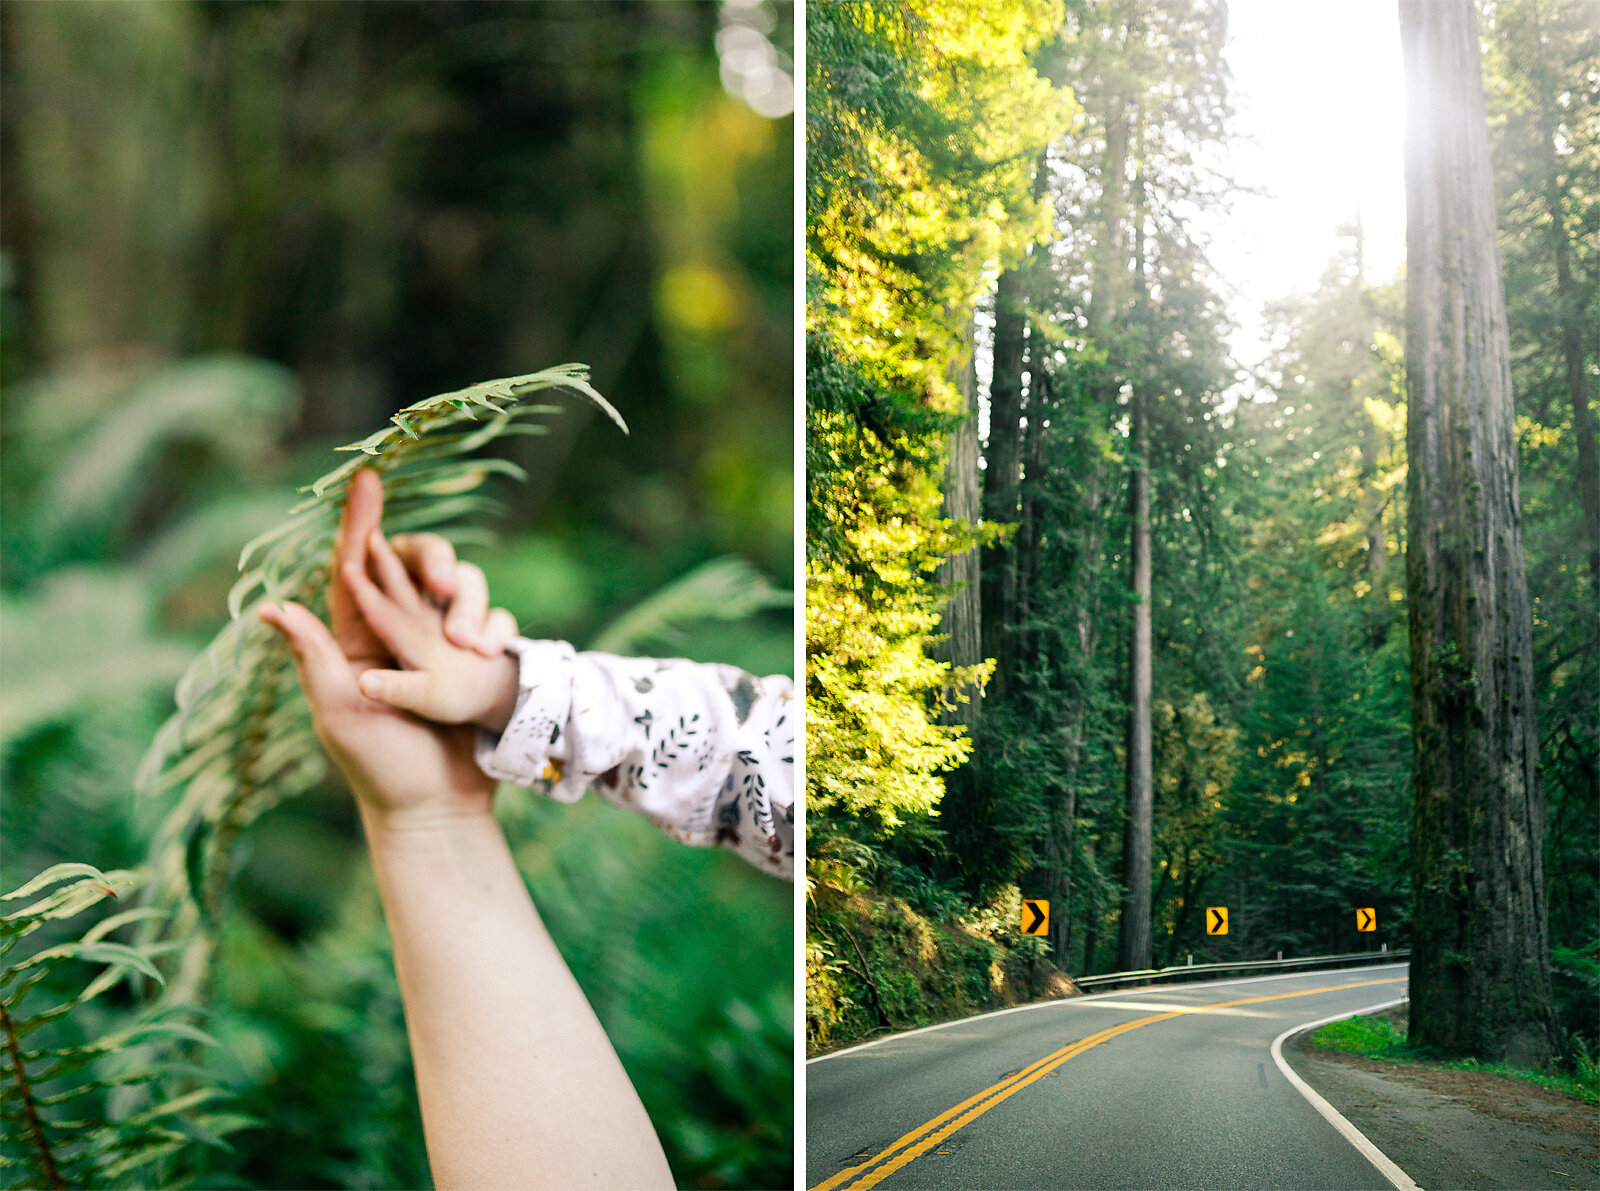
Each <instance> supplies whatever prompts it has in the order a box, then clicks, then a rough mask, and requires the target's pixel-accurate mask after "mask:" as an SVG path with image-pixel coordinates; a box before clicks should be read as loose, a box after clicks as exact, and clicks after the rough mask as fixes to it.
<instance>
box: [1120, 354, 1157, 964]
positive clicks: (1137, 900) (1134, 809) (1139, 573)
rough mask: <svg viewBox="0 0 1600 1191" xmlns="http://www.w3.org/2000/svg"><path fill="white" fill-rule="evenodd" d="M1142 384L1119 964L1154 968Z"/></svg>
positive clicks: (1136, 393)
mask: <svg viewBox="0 0 1600 1191" xmlns="http://www.w3.org/2000/svg"><path fill="white" fill-rule="evenodd" d="M1146 396H1147V395H1146V394H1144V393H1143V392H1142V391H1141V388H1140V386H1138V385H1135V386H1134V390H1133V403H1132V406H1131V408H1132V411H1133V431H1132V436H1133V455H1134V463H1133V474H1132V475H1131V476H1130V477H1129V479H1128V514H1129V519H1130V520H1131V522H1132V526H1131V529H1130V533H1129V554H1130V555H1131V564H1132V565H1131V569H1130V572H1129V576H1128V580H1129V581H1128V591H1129V594H1130V595H1132V597H1133V609H1132V625H1131V626H1130V629H1129V634H1128V736H1127V771H1126V795H1127V813H1126V817H1125V820H1124V825H1123V832H1122V880H1123V885H1124V888H1123V894H1122V917H1121V924H1120V926H1119V928H1118V932H1117V967H1118V969H1120V970H1121V971H1124V972H1131V971H1139V970H1142V969H1144V968H1148V967H1149V966H1150V834H1151V828H1152V826H1153V824H1152V818H1153V814H1154V803H1155V785H1154V779H1153V765H1152V754H1151V730H1150V694H1151V665H1150V470H1149V467H1148V466H1147V463H1146V458H1147V456H1148V455H1149V451H1150V427H1149V423H1148V418H1147V415H1146V411H1145V409H1144V403H1145V400H1146Z"/></svg>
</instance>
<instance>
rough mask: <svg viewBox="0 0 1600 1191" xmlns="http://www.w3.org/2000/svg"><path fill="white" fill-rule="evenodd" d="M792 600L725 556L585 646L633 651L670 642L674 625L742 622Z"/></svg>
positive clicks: (629, 613)
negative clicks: (714, 621)
mask: <svg viewBox="0 0 1600 1191" xmlns="http://www.w3.org/2000/svg"><path fill="white" fill-rule="evenodd" d="M793 602H794V597H793V596H792V595H790V594H789V593H788V592H784V591H779V590H778V589H776V588H774V587H773V586H772V584H770V583H768V582H767V579H766V576H764V575H762V574H761V572H760V571H758V570H756V568H755V567H754V566H752V565H751V564H750V563H749V562H747V561H745V560H744V559H742V558H739V557H736V556H733V555H729V556H728V557H725V558H716V559H712V560H711V561H710V562H708V563H704V564H703V565H701V566H699V567H696V568H695V569H694V570H692V571H690V572H689V573H688V574H687V575H685V576H683V578H681V579H678V580H676V581H674V582H672V583H669V584H668V585H667V586H666V587H663V588H662V589H661V590H660V591H658V592H656V593H655V594H654V595H651V596H649V597H648V598H646V599H645V600H643V601H642V602H640V603H638V604H635V605H634V606H633V607H632V608H630V609H629V610H628V611H627V612H624V613H623V614H622V615H621V616H620V617H618V618H617V619H616V620H614V621H613V622H612V623H611V624H610V625H608V626H607V627H606V628H604V629H602V630H601V631H600V633H599V634H598V635H597V636H596V637H595V638H594V640H593V641H592V642H591V643H590V648H591V649H598V650H600V651H601V652H603V653H634V652H636V651H637V650H638V648H639V647H640V646H641V645H642V644H643V643H644V642H646V641H661V640H666V641H671V640H672V639H673V638H674V637H675V636H676V635H677V631H678V628H679V626H681V625H684V624H688V623H692V622H694V621H703V620H743V619H744V618H745V617H747V616H750V615H752V614H753V613H756V612H759V611H761V610H762V609H764V608H780V607H785V606H787V605H789V604H792V603H793Z"/></svg>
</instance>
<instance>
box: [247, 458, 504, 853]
mask: <svg viewBox="0 0 1600 1191" xmlns="http://www.w3.org/2000/svg"><path fill="white" fill-rule="evenodd" d="M382 519H383V486H382V484H381V483H380V482H379V480H378V477H377V474H376V473H375V472H371V471H362V472H358V473H357V474H356V475H355V476H354V477H353V478H352V479H351V482H350V490H349V495H348V498H347V500H346V502H345V509H344V516H343V518H342V520H341V522H340V526H339V536H338V539H337V541H336V543H335V549H334V563H333V567H332V570H331V573H330V578H329V582H328V616H329V621H330V622H331V628H330V627H329V626H325V625H323V623H322V622H321V621H320V620H318V619H317V618H316V616H315V615H313V614H312V613H311V611H310V610H309V609H307V608H304V607H302V606H301V605H299V604H296V603H293V602H289V601H286V602H285V603H284V604H283V605H282V606H281V607H279V606H277V605H274V604H264V605H262V607H261V611H260V616H261V619H262V620H264V621H265V622H266V623H268V624H270V625H272V626H273V627H274V628H275V629H277V630H278V632H280V633H281V634H282V635H283V637H284V639H285V640H286V641H287V642H288V645H289V649H290V651H291V652H292V654H293V655H294V663H295V669H296V670H297V671H298V673H299V675H300V685H301V689H303V690H304V691H305V694H306V701H307V702H308V703H310V705H311V716H312V723H313V724H314V726H315V728H316V732H317V737H318V739H319V740H321V741H322V745H323V747H324V748H325V749H326V750H327V752H328V755H329V757H331V758H332V759H333V762H334V764H335V765H337V766H338V767H339V769H340V771H341V772H342V773H343V774H344V775H345V778H346V779H347V780H348V781H349V782H350V786H351V789H352V790H353V791H354V793H355V795H356V798H357V802H358V804H359V805H360V808H361V810H362V814H363V817H364V818H368V819H369V820H370V821H369V826H377V825H381V826H412V825H426V824H427V823H428V822H430V821H432V820H437V819H439V818H441V817H445V818H448V817H455V816H461V815H486V814H488V813H489V811H490V802H491V799H492V798H493V795H494V789H495V782H494V779H492V778H490V777H488V776H487V775H486V774H484V773H483V771H482V770H480V769H479V768H478V766H477V763H476V762H475V761H474V759H473V747H474V743H475V740H476V735H477V730H476V729H475V728H473V727H470V726H467V725H441V724H430V723H427V722H425V721H423V720H420V719H417V718H416V717H415V716H413V715H410V714H408V713H406V712H403V711H400V710H397V709H396V708H393V707H390V706H388V705H387V704H384V703H380V702H378V701H376V700H374V699H369V698H367V696H365V695H363V694H362V693H361V688H360V685H359V682H360V676H361V674H362V672H363V671H366V670H370V669H373V668H386V667H388V666H389V665H391V664H392V655H391V653H390V651H389V650H388V648H387V647H386V646H385V645H384V643H383V641H382V640H381V639H380V638H379V637H378V635H377V634H376V633H375V632H374V631H373V630H372V627H371V626H370V625H369V624H368V623H367V621H366V619H365V618H364V617H363V616H362V614H361V610H360V606H359V605H358V604H357V603H356V601H355V598H354V597H353V596H352V595H351V593H350V590H349V587H348V586H347V584H346V583H345V581H344V578H343V568H344V567H345V566H346V564H349V563H354V564H356V565H357V566H359V567H362V568H366V567H367V566H368V565H369V554H368V549H367V545H368V541H369V539H370V536H371V535H372V534H373V533H374V532H375V531H377V530H378V527H379V524H380V523H381V521H382Z"/></svg>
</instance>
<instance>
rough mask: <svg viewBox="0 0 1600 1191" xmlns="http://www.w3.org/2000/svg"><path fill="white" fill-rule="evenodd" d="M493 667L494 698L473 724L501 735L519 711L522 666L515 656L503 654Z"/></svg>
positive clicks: (495, 660)
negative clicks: (518, 696) (518, 701)
mask: <svg viewBox="0 0 1600 1191" xmlns="http://www.w3.org/2000/svg"><path fill="white" fill-rule="evenodd" d="M492 665H493V666H494V668H495V677H494V681H493V682H492V683H491V684H490V688H491V689H492V690H493V691H494V698H493V700H492V701H491V702H490V704H489V705H488V707H486V708H485V709H484V711H483V712H482V714H480V715H479V716H477V718H476V719H474V720H473V723H474V724H476V725H477V726H478V727H480V728H483V729H485V730H486V731H489V732H493V733H495V734H496V735H499V734H500V733H502V732H504V731H505V730H506V725H507V724H509V723H510V722H511V717H512V715H513V714H514V713H515V712H516V710H517V695H518V693H519V682H520V677H521V673H520V672H521V664H520V663H519V662H518V660H517V657H516V655H515V654H510V653H502V654H501V655H500V656H499V657H497V658H495V659H494V660H493V663H492Z"/></svg>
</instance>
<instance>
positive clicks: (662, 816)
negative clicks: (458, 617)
mask: <svg viewBox="0 0 1600 1191" xmlns="http://www.w3.org/2000/svg"><path fill="white" fill-rule="evenodd" d="M510 648H511V652H512V653H514V654H516V655H517V657H518V659H519V666H520V678H519V682H518V685H519V689H518V692H517V705H516V710H515V711H514V712H512V715H511V721H510V722H509V723H508V724H507V725H506V728H505V731H504V732H502V733H501V734H500V735H498V736H495V735H493V734H492V733H484V734H483V735H482V736H480V737H479V740H478V765H479V767H480V768H482V769H483V771H484V772H485V773H487V774H489V775H490V776H491V777H495V778H499V779H500V780H501V781H508V782H513V783H515V784H516V785H519V786H527V787H530V788H532V789H535V790H538V791H540V792H541V793H544V794H548V795H549V796H550V797H552V798H555V799H558V800H560V801H562V802H576V801H577V800H578V799H579V798H581V797H583V794H584V792H585V791H586V790H589V789H594V790H596V791H598V792H599V794H600V795H601V797H603V798H605V799H606V800H607V801H609V802H613V803H615V804H617V805H618V806H621V807H626V808H627V809H629V810H632V811H637V812H638V813H639V814H642V815H644V816H645V817H646V818H648V819H650V820H651V821H653V822H654V823H655V824H656V825H657V826H659V827H660V828H661V829H662V830H663V831H665V832H666V833H667V834H668V835H670V836H672V837H673V838H674V839H676V840H680V841H682V842H683V843H686V844H693V845H695V846H697V847H715V846H718V845H722V846H725V847H728V848H731V849H732V850H733V851H735V852H737V853H738V854H739V855H740V856H742V857H744V858H745V859H746V860H748V861H750V862H751V863H752V864H754V865H756V866H757V867H758V868H761V869H763V870H764V871H766V872H769V873H772V874H773V875H775V876H781V877H786V878H788V879H790V880H792V879H793V877H794V740H795V731H794V720H795V714H794V712H795V708H794V703H793V699H794V683H793V682H792V681H791V680H790V679H788V678H786V677H781V676H780V677H775V678H756V677H754V676H752V675H749V674H746V673H745V672H744V671H742V670H739V669H737V668H736V667H733V666H718V665H709V664H705V663H700V662H689V661H683V660H670V661H661V660H658V659H655V658H621V657H613V656H611V655H610V654H604V653H575V652H574V651H573V648H572V646H570V645H568V644H567V643H566V642H564V641H528V640H525V639H522V638H518V639H517V640H516V641H514V642H512V645H511V647H510Z"/></svg>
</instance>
